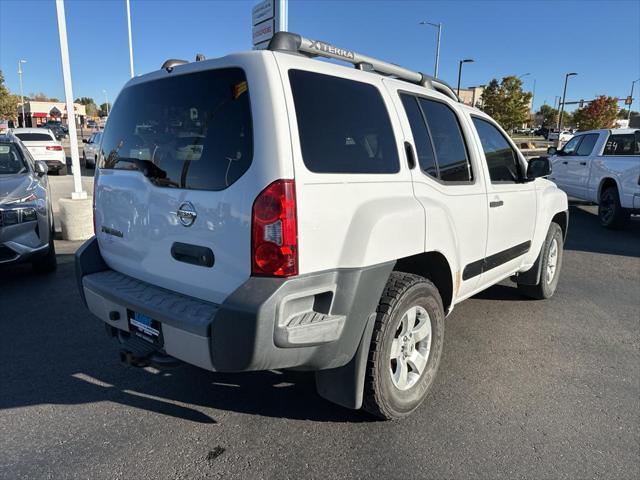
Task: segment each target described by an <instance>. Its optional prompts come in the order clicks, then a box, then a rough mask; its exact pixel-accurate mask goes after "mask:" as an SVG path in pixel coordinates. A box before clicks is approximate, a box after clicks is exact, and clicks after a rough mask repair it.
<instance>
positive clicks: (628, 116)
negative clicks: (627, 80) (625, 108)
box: [627, 78, 640, 120]
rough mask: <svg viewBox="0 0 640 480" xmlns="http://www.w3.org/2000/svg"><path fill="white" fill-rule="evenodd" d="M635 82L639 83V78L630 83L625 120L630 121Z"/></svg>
mask: <svg viewBox="0 0 640 480" xmlns="http://www.w3.org/2000/svg"><path fill="white" fill-rule="evenodd" d="M636 82H640V78H639V79H637V80H634V81H633V82H631V93H630V94H629V98H630V99H631V103H630V104H629V113H627V120H631V107H632V105H633V86H634V85H635V83H636Z"/></svg>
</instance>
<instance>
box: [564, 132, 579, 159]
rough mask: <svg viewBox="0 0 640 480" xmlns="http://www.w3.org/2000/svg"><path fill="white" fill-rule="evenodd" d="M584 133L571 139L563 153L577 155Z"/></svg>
mask: <svg viewBox="0 0 640 480" xmlns="http://www.w3.org/2000/svg"><path fill="white" fill-rule="evenodd" d="M582 137H583V136H582V135H576V136H575V137H573V138H572V139H570V140H569V141H568V142H567V143H566V144H565V146H564V147H563V148H562V154H563V155H575V154H576V151H577V150H578V146H579V145H580V141H581V140H582Z"/></svg>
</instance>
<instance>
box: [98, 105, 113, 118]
mask: <svg viewBox="0 0 640 480" xmlns="http://www.w3.org/2000/svg"><path fill="white" fill-rule="evenodd" d="M107 105H108V106H109V108H108V109H107ZM107 111H109V112H111V103H108V104H107V103H101V104H100V109H99V110H98V116H100V117H106V116H107Z"/></svg>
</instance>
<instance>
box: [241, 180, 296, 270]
mask: <svg viewBox="0 0 640 480" xmlns="http://www.w3.org/2000/svg"><path fill="white" fill-rule="evenodd" d="M251 222H252V226H251V273H252V275H267V276H274V277H289V276H291V275H297V274H298V227H297V220H296V189H295V183H294V181H293V180H276V181H275V182H273V183H272V184H271V185H269V186H268V187H267V188H265V189H264V190H263V191H262V192H260V195H258V197H257V198H256V200H255V202H253V212H252V219H251Z"/></svg>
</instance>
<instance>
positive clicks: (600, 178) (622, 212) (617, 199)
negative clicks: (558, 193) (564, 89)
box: [548, 129, 640, 228]
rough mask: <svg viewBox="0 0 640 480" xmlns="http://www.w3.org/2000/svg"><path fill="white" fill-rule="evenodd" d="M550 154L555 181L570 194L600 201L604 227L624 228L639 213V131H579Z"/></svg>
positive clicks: (600, 216) (600, 213) (599, 210)
mask: <svg viewBox="0 0 640 480" xmlns="http://www.w3.org/2000/svg"><path fill="white" fill-rule="evenodd" d="M548 153H549V154H550V155H552V156H551V163H552V165H553V174H552V177H551V178H552V179H553V181H554V182H556V184H557V185H558V187H560V188H561V189H562V190H564V191H565V192H567V194H568V195H569V196H571V197H573V198H576V199H579V200H584V201H587V202H594V203H597V204H598V216H599V218H600V224H601V225H602V226H603V227H606V228H619V227H622V226H623V225H625V224H626V223H627V221H628V220H629V216H630V215H631V214H640V130H638V129H612V130H590V131H587V132H580V133H579V134H578V135H576V136H575V137H573V138H572V139H571V140H569V141H568V142H567V144H566V145H565V146H564V148H562V149H560V150H556V149H555V148H549V150H548Z"/></svg>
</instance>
